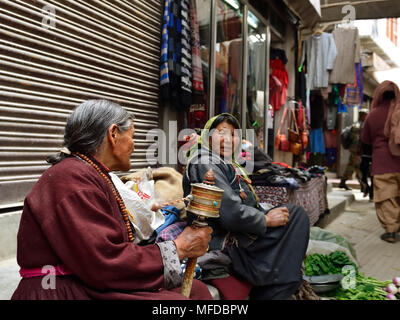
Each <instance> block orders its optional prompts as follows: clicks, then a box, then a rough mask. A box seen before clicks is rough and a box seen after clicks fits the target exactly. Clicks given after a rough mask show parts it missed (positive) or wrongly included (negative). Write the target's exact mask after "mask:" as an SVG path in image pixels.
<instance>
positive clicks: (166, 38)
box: [160, 0, 192, 110]
mask: <svg viewBox="0 0 400 320" xmlns="http://www.w3.org/2000/svg"><path fill="white" fill-rule="evenodd" d="M187 1H188V0H182V1H180V0H166V1H165V7H164V19H163V28H162V40H161V59H160V60H161V66H160V97H161V99H162V100H164V101H168V102H170V104H171V107H172V108H173V109H176V110H182V109H187V108H188V107H189V106H190V104H191V97H192V68H191V65H192V63H191V61H192V54H191V51H192V48H191V45H190V26H189V16H188V13H189V6H188V2H187Z"/></svg>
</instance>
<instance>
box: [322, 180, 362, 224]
mask: <svg viewBox="0 0 400 320" xmlns="http://www.w3.org/2000/svg"><path fill="white" fill-rule="evenodd" d="M328 190H331V191H329V192H328V193H327V198H328V208H329V213H328V214H325V215H323V216H322V217H321V218H320V219H319V220H318V221H317V223H316V224H315V225H316V226H317V227H320V228H324V227H326V226H328V225H329V224H330V223H332V222H333V221H334V220H335V219H337V218H338V217H339V216H340V215H341V214H342V213H343V212H344V211H345V210H346V207H347V206H349V205H350V204H351V203H352V202H353V201H354V199H355V198H354V195H353V193H352V192H351V191H347V190H343V189H338V188H335V187H331V188H329V183H328Z"/></svg>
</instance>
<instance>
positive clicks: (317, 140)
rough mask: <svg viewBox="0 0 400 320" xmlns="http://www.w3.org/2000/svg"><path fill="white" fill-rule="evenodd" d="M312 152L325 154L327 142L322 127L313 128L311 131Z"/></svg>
mask: <svg viewBox="0 0 400 320" xmlns="http://www.w3.org/2000/svg"><path fill="white" fill-rule="evenodd" d="M310 145H311V152H313V153H321V154H325V152H326V151H325V142H324V135H323V133H322V128H320V129H313V130H311V133H310Z"/></svg>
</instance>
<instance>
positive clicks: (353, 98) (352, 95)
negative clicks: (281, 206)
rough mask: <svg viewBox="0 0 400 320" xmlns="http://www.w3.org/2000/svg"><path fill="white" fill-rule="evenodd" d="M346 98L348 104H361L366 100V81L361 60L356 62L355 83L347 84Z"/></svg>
mask: <svg viewBox="0 0 400 320" xmlns="http://www.w3.org/2000/svg"><path fill="white" fill-rule="evenodd" d="M345 99H346V104H347V105H349V106H361V105H362V104H363V102H364V82H363V76H362V66H361V62H360V63H356V64H355V72H354V79H353V83H352V84H348V85H346V91H345Z"/></svg>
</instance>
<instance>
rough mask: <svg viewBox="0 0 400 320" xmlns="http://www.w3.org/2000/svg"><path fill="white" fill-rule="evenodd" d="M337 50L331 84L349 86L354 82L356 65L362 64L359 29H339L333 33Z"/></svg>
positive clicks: (330, 79) (330, 78)
mask: <svg viewBox="0 0 400 320" xmlns="http://www.w3.org/2000/svg"><path fill="white" fill-rule="evenodd" d="M332 35H333V38H334V40H335V45H336V49H337V52H338V54H337V57H336V59H335V63H334V65H333V69H332V71H331V74H330V77H329V82H330V83H342V84H349V83H353V82H354V74H355V72H356V70H355V63H359V62H360V59H361V57H360V50H361V49H360V37H359V35H358V29H357V28H354V29H348V28H339V29H335V30H333V32H332Z"/></svg>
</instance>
